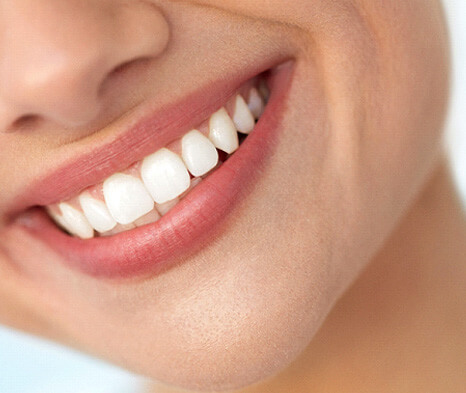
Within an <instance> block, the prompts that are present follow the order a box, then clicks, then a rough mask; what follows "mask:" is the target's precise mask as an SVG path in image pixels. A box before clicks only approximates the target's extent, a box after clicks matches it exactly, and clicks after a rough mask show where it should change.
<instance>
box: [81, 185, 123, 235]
mask: <svg viewBox="0 0 466 393" xmlns="http://www.w3.org/2000/svg"><path fill="white" fill-rule="evenodd" d="M79 203H80V204H81V208H82V209H83V212H84V215H85V216H86V218H87V221H89V224H91V225H92V226H93V228H94V229H95V230H96V231H98V232H100V233H102V232H107V231H110V230H111V229H113V228H114V227H115V225H116V224H117V223H116V221H115V220H114V218H113V217H112V216H111V214H110V212H109V211H108V209H107V206H106V205H105V203H104V202H102V201H99V200H97V199H95V198H93V197H92V196H91V194H89V193H88V192H83V193H82V194H81V195H80V196H79Z"/></svg>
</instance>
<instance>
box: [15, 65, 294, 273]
mask: <svg viewBox="0 0 466 393" xmlns="http://www.w3.org/2000/svg"><path fill="white" fill-rule="evenodd" d="M276 64H277V63H276ZM278 64H279V65H278V66H275V67H272V68H265V69H266V70H267V71H259V72H256V73H252V76H251V77H249V79H247V78H245V79H243V80H246V82H239V83H238V85H237V87H234V86H233V85H234V84H235V82H234V79H232V80H230V81H225V82H224V83H223V82H220V83H219V84H218V86H217V87H216V89H217V90H216V91H218V92H220V91H221V90H222V89H223V90H227V91H228V93H227V94H223V98H219V97H222V94H221V93H220V94H218V95H217V94H216V93H215V94H210V95H205V94H203V93H204V92H205V91H200V92H199V93H196V94H195V95H194V97H188V98H187V100H185V101H182V102H180V103H178V105H176V104H174V105H172V106H171V107H168V108H163V110H159V111H158V112H157V113H156V114H155V116H153V115H151V117H148V118H146V119H144V118H143V119H142V120H141V121H139V122H138V123H135V125H133V126H131V128H130V129H129V131H126V132H125V133H123V134H122V137H121V138H120V139H116V140H114V141H113V142H111V143H110V144H108V145H104V146H101V147H98V148H97V150H95V151H92V152H89V153H88V154H84V155H81V156H80V157H78V158H77V159H75V161H71V162H69V163H67V164H66V165H65V166H64V167H60V168H57V170H56V171H55V172H54V173H52V174H50V175H47V177H46V178H44V179H40V181H38V183H37V184H35V185H32V187H31V189H30V190H29V192H27V193H25V194H24V195H25V196H26V197H29V196H30V195H33V197H34V202H35V203H34V205H35V207H32V208H29V209H28V210H27V213H26V216H27V219H26V220H18V221H17V222H18V225H19V226H20V227H21V228H22V229H23V230H26V231H27V232H28V233H29V234H30V235H32V236H34V237H35V238H37V239H38V240H39V241H41V242H42V243H44V244H46V245H47V246H48V247H49V248H50V249H51V250H52V251H54V252H55V253H56V254H58V255H59V256H60V257H61V258H60V260H62V261H63V262H64V263H65V264H66V265H67V266H69V267H71V268H73V269H77V270H79V271H81V272H83V273H85V274H88V275H91V276H94V277H103V278H130V277H133V276H141V275H146V274H150V275H153V274H156V273H158V272H160V271H163V270H165V269H167V268H169V267H170V266H172V265H174V264H175V263H176V262H177V261H181V260H186V259H187V257H189V255H192V254H194V253H196V252H197V251H199V250H200V249H202V248H203V247H205V246H207V245H208V244H209V242H210V241H212V239H213V238H215V237H216V236H218V235H219V234H220V233H221V232H222V231H224V230H225V229H226V227H225V226H224V225H221V224H222V223H223V222H225V218H226V217H228V216H229V213H230V212H231V211H232V210H233V208H234V207H235V206H237V205H238V202H239V200H240V199H242V198H244V197H246V196H247V195H248V193H249V192H251V191H252V189H253V188H254V187H253V186H254V183H255V182H256V181H257V180H258V178H259V176H260V175H261V174H262V173H263V172H264V165H265V163H266V161H267V160H268V159H269V158H270V157H272V156H273V150H274V148H275V146H276V144H277V142H278V137H279V130H280V128H281V127H280V126H281V121H282V115H283V113H284V112H285V109H286V96H287V93H288V90H289V87H290V85H291V80H292V71H293V64H294V63H293V62H292V61H286V62H283V61H281V62H279V63H278ZM263 69H264V68H263ZM193 107H194V108H193ZM190 111H191V112H190ZM185 112H186V113H185ZM173 115H175V116H173ZM171 118H176V119H181V120H180V123H177V122H176V121H175V122H173V121H172V120H171ZM164 119H165V120H164ZM196 124H197V125H196ZM157 127H159V128H157ZM100 157H104V158H102V160H104V159H105V161H101V162H99V161H98V160H99V159H101V158H100ZM89 165H92V167H91V168H90V169H86V166H89ZM83 168H84V169H83ZM112 169H113V170H112ZM79 184H81V187H79ZM82 185H84V187H83V186H82ZM26 203H27V204H30V202H29V201H27V200H26V201H21V200H20V201H19V202H18V205H21V204H26ZM38 205H39V206H38ZM222 233H223V232H222Z"/></svg>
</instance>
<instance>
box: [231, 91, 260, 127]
mask: <svg viewBox="0 0 466 393" xmlns="http://www.w3.org/2000/svg"><path fill="white" fill-rule="evenodd" d="M233 123H235V126H236V129H237V130H238V131H239V132H241V133H243V134H249V133H250V132H251V131H252V130H253V129H254V126H255V124H256V123H255V121H254V116H253V115H252V113H251V111H250V110H249V108H248V105H247V104H246V102H245V101H244V99H243V97H241V96H240V95H239V94H238V95H237V96H236V100H235V113H234V114H233Z"/></svg>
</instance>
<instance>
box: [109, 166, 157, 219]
mask: <svg viewBox="0 0 466 393" xmlns="http://www.w3.org/2000/svg"><path fill="white" fill-rule="evenodd" d="M103 191H104V198H105V202H106V204H107V207H108V210H109V211H110V214H111V215H112V217H113V218H114V219H115V221H116V222H118V223H120V224H123V225H125V224H129V223H131V222H133V221H135V220H137V219H138V218H139V217H142V216H143V215H144V214H146V213H148V212H150V211H151V210H152V209H153V207H154V201H153V200H152V198H151V196H150V195H149V193H148V192H147V190H146V188H145V187H144V184H142V181H141V180H139V179H138V178H136V177H134V176H130V175H126V174H123V173H116V174H115V175H113V176H110V177H109V178H108V179H107V180H105V181H104V184H103Z"/></svg>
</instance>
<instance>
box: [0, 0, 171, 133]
mask: <svg viewBox="0 0 466 393" xmlns="http://www.w3.org/2000/svg"><path fill="white" fill-rule="evenodd" d="M168 39H169V27H168V23H167V21H166V20H165V18H164V16H163V14H162V13H161V11H160V10H159V9H158V8H157V7H156V6H154V5H153V4H151V3H149V2H146V1H141V0H133V1H127V0H125V1H123V0H66V1H63V0H13V1H11V0H0V132H1V131H2V130H5V129H7V128H9V127H10V126H11V125H12V124H14V123H15V122H16V121H17V120H20V119H22V118H29V117H30V116H34V117H38V118H41V119H45V120H48V121H53V122H55V123H58V124H60V125H62V126H65V127H77V126H82V125H85V124H86V123H88V122H90V121H91V120H93V119H94V118H95V117H96V116H98V114H99V111H101V108H102V105H103V102H102V98H101V94H100V93H101V90H102V87H103V85H104V84H105V83H107V82H109V81H110V79H111V77H112V74H113V71H115V70H116V69H119V68H120V67H122V66H126V65H129V64H131V63H132V62H135V61H137V60H141V59H150V58H155V57H158V56H160V54H161V53H162V52H163V51H164V50H165V48H166V45H167V43H168Z"/></svg>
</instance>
